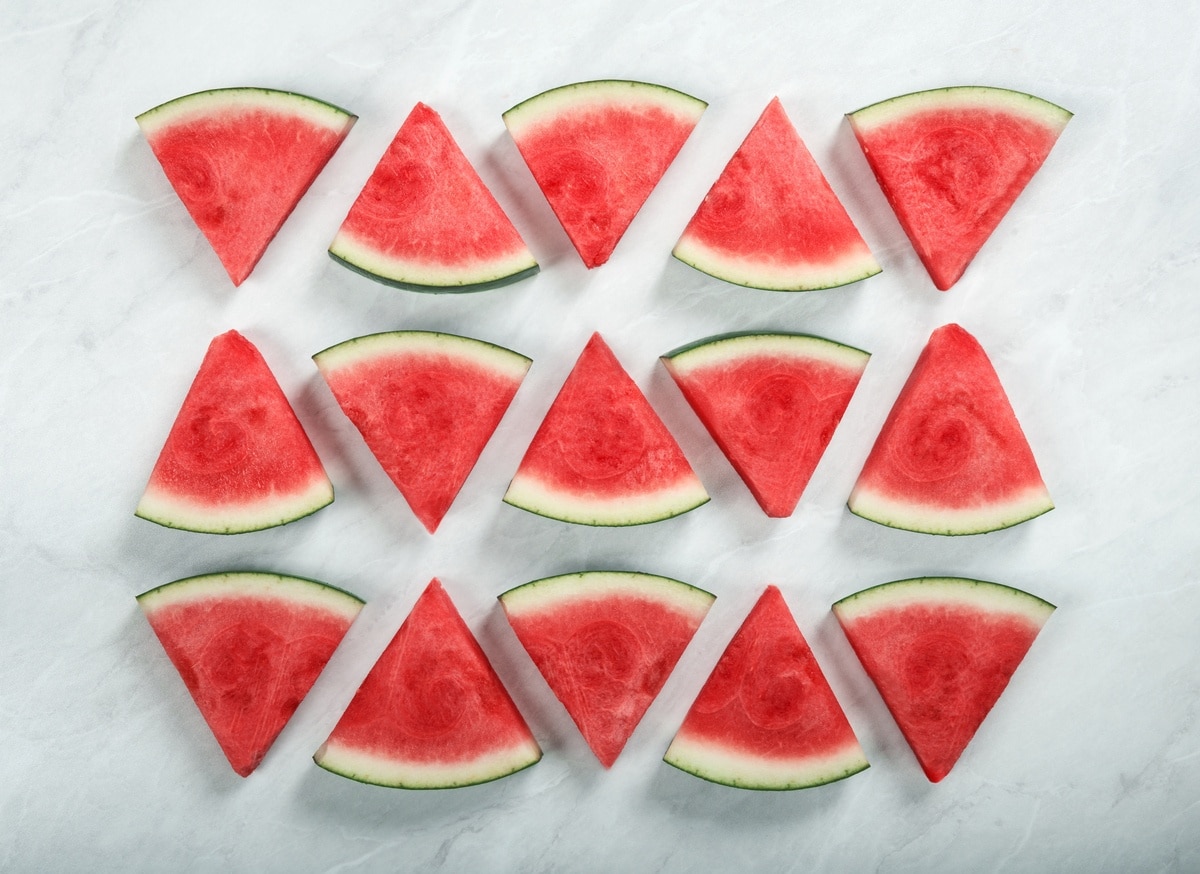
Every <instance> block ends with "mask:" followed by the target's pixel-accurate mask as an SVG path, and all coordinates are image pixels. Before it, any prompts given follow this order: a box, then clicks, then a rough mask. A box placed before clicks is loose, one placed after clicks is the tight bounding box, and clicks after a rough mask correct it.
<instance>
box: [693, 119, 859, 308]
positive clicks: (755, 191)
mask: <svg viewBox="0 0 1200 874" xmlns="http://www.w3.org/2000/svg"><path fill="white" fill-rule="evenodd" d="M674 255H675V257H676V258H678V259H679V260H681V261H684V262H685V263H687V264H690V265H691V266H692V267H695V268H696V269H698V270H702V271H704V272H705V273H708V274H710V275H712V276H716V277H717V278H718V279H724V280H726V281H727V282H732V283H735V284H737V285H746V286H750V287H752V288H764V289H768V290H772V291H809V290H812V289H818V288H832V287H833V286H838V285H845V284H847V283H850V282H857V281H858V280H860V279H865V278H866V277H868V276H873V275H875V274H876V273H878V272H879V270H880V268H879V263H878V262H877V261H876V260H875V256H874V255H872V254H871V251H870V249H868V248H867V244H866V242H865V241H864V240H863V238H862V235H861V234H859V232H858V230H857V228H855V227H854V223H853V222H852V221H851V220H850V216H848V215H847V214H846V210H845V208H844V207H843V206H842V203H841V201H840V200H838V198H837V195H836V194H834V193H833V189H832V188H831V187H830V186H829V182H828V181H827V180H826V178H825V175H824V174H823V173H822V172H821V169H820V168H819V167H818V166H817V163H816V161H814V160H813V157H812V155H811V154H810V153H809V151H808V149H807V147H806V146H805V145H804V141H803V140H801V139H800V136H799V134H797V133H796V129H795V127H793V126H792V123H791V121H790V120H789V119H788V117H787V113H786V112H784V109H783V105H782V104H781V103H780V102H779V98H778V97H777V98H775V99H774V100H772V101H771V102H770V103H769V104H768V105H767V108H766V109H765V110H763V113H762V115H761V116H760V117H759V119H758V121H757V122H756V123H755V125H754V127H753V128H752V129H751V130H750V133H749V134H748V135H747V136H746V139H745V140H744V141H743V142H742V144H741V146H740V147H739V148H738V150H737V152H735V153H734V155H733V157H732V158H731V159H730V160H729V163H728V164H727V165H726V166H725V169H724V170H723V171H722V173H721V175H720V177H719V178H718V179H717V181H716V182H715V183H713V186H712V188H711V189H710V190H709V192H708V194H707V196H706V197H705V198H704V201H703V202H702V203H701V204H700V207H699V208H698V209H697V210H696V214H695V215H694V216H692V220H691V221H690V222H689V223H688V226H687V228H686V229H685V230H684V232H683V236H682V237H680V239H679V242H678V243H677V244H676V245H675V250H674Z"/></svg>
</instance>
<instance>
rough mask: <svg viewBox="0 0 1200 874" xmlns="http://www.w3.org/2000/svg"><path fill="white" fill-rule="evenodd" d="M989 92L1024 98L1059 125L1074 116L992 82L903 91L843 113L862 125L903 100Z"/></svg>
mask: <svg viewBox="0 0 1200 874" xmlns="http://www.w3.org/2000/svg"><path fill="white" fill-rule="evenodd" d="M972 93H974V94H977V95H980V94H981V95H988V96H990V97H993V98H1003V99H1004V102H1005V103H1007V104H1008V105H1011V106H1014V107H1016V106H1020V105H1021V104H1022V102H1023V101H1027V103H1026V105H1027V106H1033V107H1036V108H1037V109H1038V110H1039V111H1038V112H1031V113H1029V114H1030V115H1034V116H1037V117H1041V118H1052V117H1058V118H1059V119H1060V120H1061V125H1060V127H1064V126H1066V124H1067V122H1068V121H1070V120H1071V119H1072V118H1074V113H1073V112H1071V111H1070V110H1069V109H1065V108H1063V107H1062V106H1059V105H1058V104H1057V103H1052V102H1051V101H1049V100H1046V99H1045V98H1044V97H1038V96H1037V95H1036V94H1030V93H1029V92H1027V91H1016V90H1013V89H1011V88H998V87H995V86H992V85H950V86H946V87H943V88H927V89H925V90H922V91H909V92H907V93H905V94H898V95H896V96H894V97H888V98H886V99H884V100H877V101H875V102H874V103H869V104H867V105H866V106H863V107H860V108H859V109H856V110H854V111H853V112H847V113H846V117H847V118H848V119H850V121H851V124H852V125H858V126H863V125H864V124H870V123H871V116H872V115H885V114H888V113H885V112H884V110H885V109H886V108H891V109H903V108H904V107H905V105H906V104H910V103H911V104H914V105H915V104H919V103H922V102H929V103H934V102H936V101H937V100H938V97H939V95H942V96H944V99H949V98H952V97H956V96H965V95H968V94H972ZM905 114H906V113H905V112H899V111H898V112H896V113H895V117H897V118H900V117H903V116H904V115H905Z"/></svg>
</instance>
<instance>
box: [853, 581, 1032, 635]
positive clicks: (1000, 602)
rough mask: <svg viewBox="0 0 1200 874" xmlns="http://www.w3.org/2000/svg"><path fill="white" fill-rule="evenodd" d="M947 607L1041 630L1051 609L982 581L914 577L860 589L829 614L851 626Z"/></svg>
mask: <svg viewBox="0 0 1200 874" xmlns="http://www.w3.org/2000/svg"><path fill="white" fill-rule="evenodd" d="M930 605H947V606H959V607H970V608H972V609H975V610H981V611H983V612H985V613H992V614H997V613H1008V614H1011V615H1015V616H1022V617H1024V618H1025V619H1027V620H1028V621H1029V622H1030V623H1031V624H1033V625H1035V626H1037V627H1038V628H1041V627H1042V626H1043V625H1045V624H1046V620H1047V619H1049V618H1050V614H1051V613H1053V612H1054V610H1055V607H1054V605H1053V604H1051V603H1049V602H1048V601H1044V600H1042V599H1041V598H1039V597H1037V596H1036V595H1031V594H1029V593H1028V592H1025V591H1022V590H1021V589H1015V588H1013V587H1012V586H1005V585H1002V584H1000V583H989V582H985V581H984V580H971V579H965V578H962V577H917V578H914V579H911V580H897V581H896V582H893V583H884V584H882V585H879V586H873V587H871V588H869V589H864V590H863V591H861V592H857V593H855V594H853V595H849V596H847V597H845V598H843V599H842V600H840V601H838V602H837V603H836V604H834V605H833V613H834V615H835V616H837V618H838V622H840V623H841V624H842V625H847V624H853V623H854V622H856V621H857V620H859V619H861V618H863V617H864V616H871V615H874V614H877V613H884V612H889V611H892V610H905V609H907V608H909V607H913V606H930Z"/></svg>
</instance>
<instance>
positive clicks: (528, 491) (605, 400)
mask: <svg viewBox="0 0 1200 874" xmlns="http://www.w3.org/2000/svg"><path fill="white" fill-rule="evenodd" d="M504 500H505V501H506V502H507V503H509V504H512V505H513V506H516V507H521V508H522V509H525V510H529V511H530V512H532V513H538V514H539V515H542V516H548V517H550V518H552V519H560V520H562V521H564V522H575V523H579V524H584V525H640V524H643V523H646V522H655V521H658V520H660V519H665V518H668V517H670V516H676V515H679V514H680V513H684V512H687V511H688V510H691V509H694V508H695V507H698V506H700V505H701V504H703V503H705V502H706V501H708V493H707V492H706V491H705V490H704V486H703V485H702V484H701V482H700V480H699V478H698V477H697V476H696V474H695V472H694V471H693V470H692V467H691V465H690V464H688V461H687V459H686V458H685V457H684V455H683V451H682V450H681V449H680V448H679V444H678V443H676V442H675V438H674V437H672V436H671V433H670V432H669V431H668V430H667V427H666V425H664V424H663V422H662V420H661V419H660V418H659V417H658V414H657V413H655V412H654V409H653V408H652V407H651V406H650V403H649V402H648V401H647V400H646V397H645V395H643V394H642V392H641V390H640V389H639V388H638V387H637V384H636V383H635V382H634V381H633V380H632V379H630V377H629V374H627V373H626V372H625V370H624V368H622V367H621V364H620V362H618V361H617V359H616V357H615V356H614V355H613V353H612V350H610V349H609V347H608V345H607V344H606V343H605V342H604V340H603V339H602V338H601V337H600V335H599V334H593V335H592V338H591V339H590V340H589V341H588V343H587V345H586V346H585V347H584V350H583V352H582V353H581V354H580V356H579V359H578V360H577V361H576V363H575V367H574V368H573V369H572V370H571V373H570V374H569V375H568V376H567V379H566V381H565V382H564V383H563V386H562V388H561V389H560V390H559V392H558V395H557V396H556V397H555V399H554V402H553V404H551V406H550V410H549V411H548V412H547V413H546V417H545V419H544V420H543V421H542V424H541V426H540V427H539V428H538V430H537V433H536V434H534V437H533V440H532V441H531V443H530V445H529V449H528V450H527V451H526V453H525V457H524V458H523V459H522V461H521V464H520V466H519V467H518V469H517V472H516V474H515V475H514V476H513V479H512V482H511V483H510V484H509V487H508V491H507V492H506V494H505V496H504Z"/></svg>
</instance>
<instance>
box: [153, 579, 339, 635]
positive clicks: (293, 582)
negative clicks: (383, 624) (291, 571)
mask: <svg viewBox="0 0 1200 874" xmlns="http://www.w3.org/2000/svg"><path fill="white" fill-rule="evenodd" d="M228 598H258V599H262V600H264V601H283V602H286V603H288V604H293V605H302V606H307V607H313V608H315V609H318V610H321V611H323V612H326V613H333V614H336V615H340V616H342V617H343V618H344V619H346V621H348V622H352V621H353V620H354V618H355V617H356V616H358V614H359V611H361V610H362V608H363V602H362V600H361V599H360V598H358V597H356V596H354V595H351V594H350V593H349V592H346V591H343V590H342V589H338V588H336V587H334V586H329V585H326V584H325V583H320V582H317V581H316V580H309V579H305V578H304V577H291V576H286V575H283V574H269V573H260V572H256V571H228V572H225V573H218V574H204V575H201V576H196V577H187V578H186V579H182V580H175V581H174V582H172V583H167V584H165V585H162V586H159V587H158V588H156V589H151V590H150V591H148V592H144V593H142V594H141V595H138V596H137V601H138V603H139V604H140V605H141V607H142V610H143V611H144V612H145V613H146V615H147V616H150V615H153V614H154V613H157V612H158V611H159V610H164V609H168V608H171V607H178V606H180V605H186V604H193V603H201V602H205V601H214V600H224V599H228Z"/></svg>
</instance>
